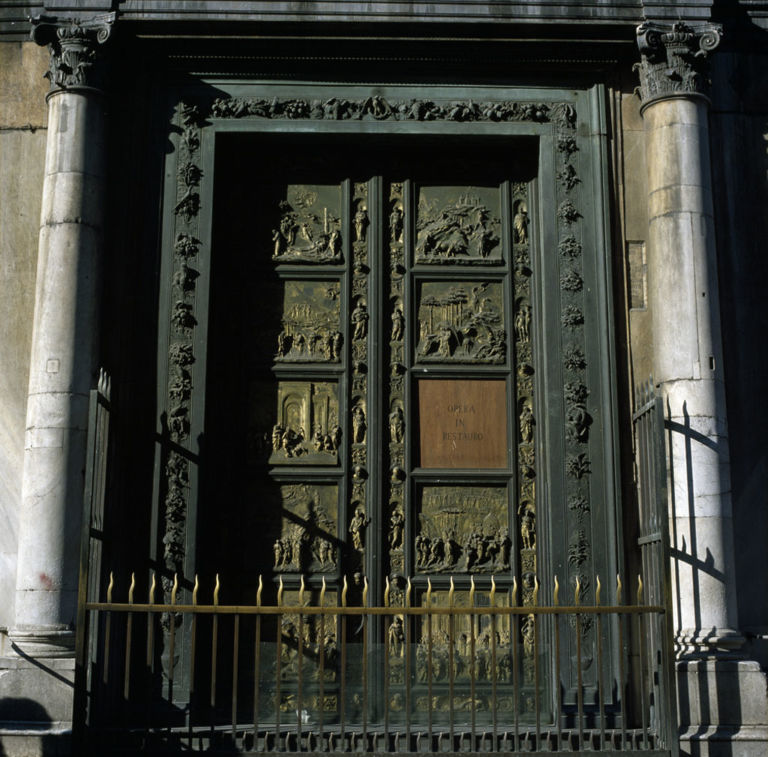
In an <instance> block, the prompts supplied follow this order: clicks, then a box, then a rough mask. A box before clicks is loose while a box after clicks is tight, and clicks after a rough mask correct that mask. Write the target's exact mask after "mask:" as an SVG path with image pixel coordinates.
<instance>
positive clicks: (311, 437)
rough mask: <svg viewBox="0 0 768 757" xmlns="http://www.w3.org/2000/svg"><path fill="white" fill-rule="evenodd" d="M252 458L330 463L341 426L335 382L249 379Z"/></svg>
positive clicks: (335, 457)
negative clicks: (261, 380) (250, 386)
mask: <svg viewBox="0 0 768 757" xmlns="http://www.w3.org/2000/svg"><path fill="white" fill-rule="evenodd" d="M250 401H251V409H250V419H251V429H252V431H251V439H250V440H249V441H250V445H249V446H250V452H251V459H252V462H254V463H258V462H262V463H264V462H268V463H269V464H270V465H335V464H337V463H338V460H339V447H340V445H341V440H342V429H341V425H340V422H339V398H338V383H337V382H335V381H278V382H277V387H275V384H274V383H269V382H253V385H252V388H251V391H250Z"/></svg>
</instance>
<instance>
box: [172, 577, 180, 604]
mask: <svg viewBox="0 0 768 757" xmlns="http://www.w3.org/2000/svg"><path fill="white" fill-rule="evenodd" d="M178 590H179V574H178V573H174V574H173V586H172V587H171V604H172V605H175V604H176V593H177V592H178Z"/></svg>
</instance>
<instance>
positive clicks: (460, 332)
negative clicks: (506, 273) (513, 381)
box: [416, 282, 507, 364]
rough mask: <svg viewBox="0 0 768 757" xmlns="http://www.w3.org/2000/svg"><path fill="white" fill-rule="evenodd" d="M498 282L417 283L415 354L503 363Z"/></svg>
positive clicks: (424, 359) (430, 358)
mask: <svg viewBox="0 0 768 757" xmlns="http://www.w3.org/2000/svg"><path fill="white" fill-rule="evenodd" d="M501 292H502V289H501V284H499V283H489V282H484V283H480V284H477V283H474V282H466V283H463V284H453V283H452V284H450V285H448V284H442V283H438V282H424V283H423V284H422V285H421V298H420V301H419V311H418V321H419V340H418V345H417V347H416V354H417V358H418V360H419V361H422V362H455V363H492V364H496V363H503V362H504V360H505V358H506V350H507V345H506V337H507V333H506V330H505V329H504V314H503V304H502V293H501Z"/></svg>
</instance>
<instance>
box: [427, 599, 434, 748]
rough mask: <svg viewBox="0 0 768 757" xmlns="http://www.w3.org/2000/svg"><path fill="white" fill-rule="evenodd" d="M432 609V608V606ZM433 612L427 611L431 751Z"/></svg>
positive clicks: (428, 733)
mask: <svg viewBox="0 0 768 757" xmlns="http://www.w3.org/2000/svg"><path fill="white" fill-rule="evenodd" d="M430 609H431V608H430ZM432 672H433V671H432V613H431V612H429V613H427V699H428V700H429V701H428V703H427V737H428V739H429V751H430V752H431V751H433V746H432Z"/></svg>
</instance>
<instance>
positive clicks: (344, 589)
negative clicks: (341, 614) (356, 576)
mask: <svg viewBox="0 0 768 757" xmlns="http://www.w3.org/2000/svg"><path fill="white" fill-rule="evenodd" d="M348 590H349V585H348V584H347V577H346V576H344V585H343V586H342V587H341V606H342V607H346V606H347V591H348Z"/></svg>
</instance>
